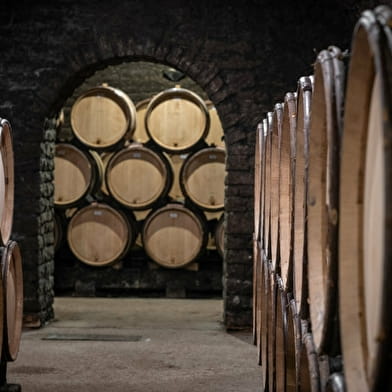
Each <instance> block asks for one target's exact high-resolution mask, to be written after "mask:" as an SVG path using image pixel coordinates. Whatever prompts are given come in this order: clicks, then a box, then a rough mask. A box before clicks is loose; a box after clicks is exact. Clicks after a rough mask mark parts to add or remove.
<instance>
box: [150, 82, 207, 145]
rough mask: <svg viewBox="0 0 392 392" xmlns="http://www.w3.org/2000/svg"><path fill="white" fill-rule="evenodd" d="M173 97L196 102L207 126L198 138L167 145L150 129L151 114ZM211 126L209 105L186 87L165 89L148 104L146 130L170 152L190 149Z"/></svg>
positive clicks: (202, 137)
mask: <svg viewBox="0 0 392 392" xmlns="http://www.w3.org/2000/svg"><path fill="white" fill-rule="evenodd" d="M173 98H186V99H187V100H189V101H190V102H192V103H194V104H195V105H196V106H198V107H199V109H200V111H201V112H202V114H203V116H204V117H205V126H204V129H203V130H202V131H201V132H200V134H199V136H198V137H197V139H196V140H195V141H194V142H192V143H188V144H185V145H184V146H167V145H165V144H164V143H162V142H161V141H160V140H159V139H157V138H156V137H155V136H154V135H153V132H152V131H151V129H150V126H149V118H150V116H151V113H152V111H153V110H154V109H155V108H156V107H157V106H158V105H159V104H161V103H162V102H164V101H166V100H167V99H173ZM209 127H210V114H209V112H208V109H207V106H206V104H205V103H204V101H203V100H202V99H201V98H200V97H199V96H198V95H197V94H195V93H194V92H192V91H190V90H187V89H184V88H179V87H175V88H171V89H168V90H165V91H162V92H160V93H159V94H157V95H156V96H155V97H153V98H152V99H151V101H150V103H149V104H148V107H147V111H146V115H145V128H146V131H147V133H148V135H149V137H150V138H151V139H152V140H153V141H154V142H155V143H156V144H158V145H159V146H160V147H161V148H162V149H164V150H166V151H168V152H174V153H181V152H185V151H188V150H189V149H191V148H192V147H193V146H194V145H195V144H197V143H198V142H199V141H200V140H202V139H204V138H205V137H206V135H207V133H208V129H209Z"/></svg>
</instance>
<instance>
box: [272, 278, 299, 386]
mask: <svg viewBox="0 0 392 392" xmlns="http://www.w3.org/2000/svg"><path fill="white" fill-rule="evenodd" d="M276 285H277V296H276V325H275V328H276V329H275V336H276V338H275V339H276V340H275V360H276V365H275V371H276V382H275V383H276V390H277V391H286V392H288V391H290V389H288V388H287V387H286V385H287V374H286V369H287V365H286V358H287V351H288V347H287V306H288V304H287V295H286V292H285V290H284V285H283V280H282V279H281V278H280V276H276ZM290 388H291V391H294V388H293V386H290Z"/></svg>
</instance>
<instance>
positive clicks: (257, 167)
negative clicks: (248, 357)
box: [253, 123, 264, 362]
mask: <svg viewBox="0 0 392 392" xmlns="http://www.w3.org/2000/svg"><path fill="white" fill-rule="evenodd" d="M263 142H264V128H263V123H259V124H258V125H257V128H256V144H255V158H254V160H255V162H254V208H253V210H254V229H253V341H254V343H256V344H257V347H258V353H260V347H261V346H260V322H259V320H258V319H259V318H260V296H261V292H260V290H261V287H260V279H261V277H260V273H261V270H260V266H259V262H260V260H259V259H260V257H261V249H260V237H261V231H262V227H261V221H262V216H261V185H262V183H261V181H262V179H261V177H262V175H261V174H262V171H263V170H264V168H263V155H262V154H263V150H264V149H263ZM259 357H260V358H259V362H260V361H261V354H260V355H259Z"/></svg>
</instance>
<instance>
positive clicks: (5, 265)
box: [1, 241, 23, 361]
mask: <svg viewBox="0 0 392 392" xmlns="http://www.w3.org/2000/svg"><path fill="white" fill-rule="evenodd" d="M1 268H2V279H3V296H4V301H3V303H4V307H5V309H4V312H3V314H4V327H3V328H4V334H3V336H4V337H3V355H4V356H5V358H6V360H7V361H15V360H16V358H17V356H18V352H19V345H20V339H21V335H22V319H23V271H22V256H21V253H20V248H19V245H18V243H17V242H15V241H9V242H8V243H7V245H6V246H5V247H4V248H2V250H1Z"/></svg>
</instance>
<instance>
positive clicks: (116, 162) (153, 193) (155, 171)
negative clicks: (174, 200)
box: [105, 143, 172, 210]
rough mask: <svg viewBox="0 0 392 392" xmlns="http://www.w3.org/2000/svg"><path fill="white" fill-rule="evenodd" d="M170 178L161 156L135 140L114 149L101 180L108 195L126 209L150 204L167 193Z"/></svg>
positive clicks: (164, 160)
mask: <svg viewBox="0 0 392 392" xmlns="http://www.w3.org/2000/svg"><path fill="white" fill-rule="evenodd" d="M171 181H172V174H171V172H170V166H169V163H168V162H167V160H166V159H165V157H164V156H163V155H162V154H159V153H157V152H155V151H153V150H151V149H149V148H147V147H144V146H142V145H141V144H138V143H132V144H130V145H129V146H128V147H125V148H124V149H122V150H120V151H118V152H116V153H115V154H114V155H113V156H112V157H111V158H110V161H109V162H108V164H107V166H106V172H105V182H106V187H107V189H108V191H109V193H110V195H111V196H112V197H113V198H114V199H115V200H117V201H118V202H119V203H121V204H122V205H123V206H125V207H127V208H130V209H135V210H142V209H148V208H150V207H152V206H153V205H154V204H155V203H156V202H157V201H158V200H159V199H160V198H164V197H165V196H166V195H167V193H168V192H169V189H170V187H171Z"/></svg>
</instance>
